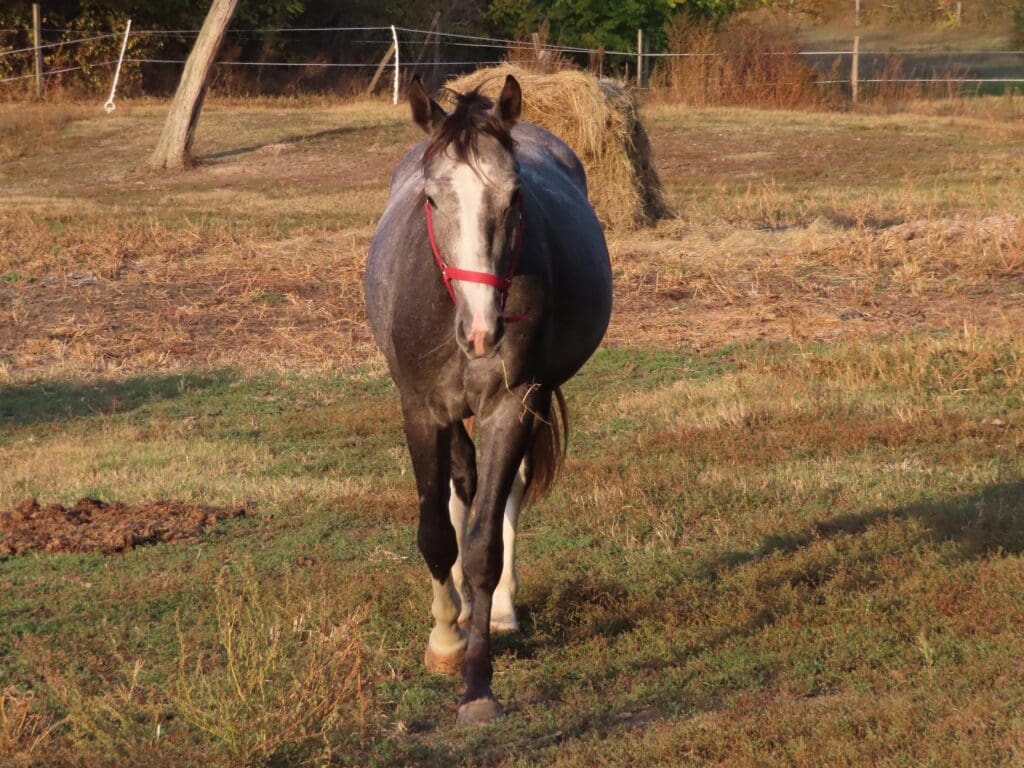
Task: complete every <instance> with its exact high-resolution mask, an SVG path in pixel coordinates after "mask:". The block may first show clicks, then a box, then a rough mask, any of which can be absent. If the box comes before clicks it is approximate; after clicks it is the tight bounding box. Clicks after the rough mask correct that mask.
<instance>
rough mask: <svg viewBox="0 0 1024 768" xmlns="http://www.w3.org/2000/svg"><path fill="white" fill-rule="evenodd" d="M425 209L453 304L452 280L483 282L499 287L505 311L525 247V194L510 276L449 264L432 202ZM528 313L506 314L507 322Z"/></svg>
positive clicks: (509, 270) (514, 320) (429, 235)
mask: <svg viewBox="0 0 1024 768" xmlns="http://www.w3.org/2000/svg"><path fill="white" fill-rule="evenodd" d="M423 210H424V211H426V213H427V239H428V240H430V250H431V251H433V253H434V261H436V262H437V267H438V269H440V270H441V278H442V279H443V280H444V287H445V288H447V289H448V295H449V296H451V299H452V304H454V303H455V289H454V288H452V280H463V281H465V282H467V283H483V284H484V285H489V286H491V287H492V288H497V289H498V291H499V292H500V293H501V310H502V312H504V311H505V302H506V301H507V300H508V292H509V289H510V288H511V287H512V279H513V278H514V277H515V276H516V265H517V264H518V263H519V252H520V251H521V250H522V248H523V232H524V230H525V229H526V217H525V215H524V214H523V194H522V192H520V193H519V226H518V227H517V228H516V244H515V246H514V247H513V249H512V261H511V262H510V263H509V265H508V277H501V276H500V275H492V274H491V273H490V272H474V271H473V270H471V269H459V268H458V267H453V266H450V265H449V264H448V262H446V261H445V260H444V258H443V257H442V256H441V250H440V249H439V248H438V247H437V238H435V237H434V219H433V216H432V215H431V212H430V211H431V208H430V203H429V202H425V203H424V204H423ZM525 319H526V315H505V322H506V323H516V322H519V321H520V320H525Z"/></svg>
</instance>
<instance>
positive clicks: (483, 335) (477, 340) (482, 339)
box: [469, 331, 488, 357]
mask: <svg viewBox="0 0 1024 768" xmlns="http://www.w3.org/2000/svg"><path fill="white" fill-rule="evenodd" d="M487 335H488V334H487V331H473V334H472V336H470V338H469V340H470V341H472V342H473V352H474V354H476V356H477V357H483V356H484V353H485V351H486V344H487Z"/></svg>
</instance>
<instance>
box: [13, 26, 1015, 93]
mask: <svg viewBox="0 0 1024 768" xmlns="http://www.w3.org/2000/svg"><path fill="white" fill-rule="evenodd" d="M43 32H45V33H47V34H50V35H53V34H58V35H69V34H75V33H76V32H77V31H76V30H72V29H61V28H54V27H45V28H43ZM313 33H325V34H328V33H330V34H337V33H345V34H356V33H361V34H364V37H362V38H360V39H352V40H349V41H348V42H349V43H350V44H351V45H353V46H360V47H362V48H361V49H362V51H363V54H364V55H363V56H362V57H361V60H358V61H351V60H350V61H323V60H312V61H262V60H260V61H256V60H234V59H222V60H221V61H218V62H217V65H218V66H221V67H268V68H279V69H285V70H287V69H306V70H311V71H315V70H335V69H336V70H345V71H350V72H351V71H361V70H374V69H376V70H378V71H380V70H382V69H383V68H384V67H385V65H387V64H389V62H390V60H391V57H392V56H396V50H395V49H396V46H394V45H393V43H395V42H397V43H398V46H397V47H398V48H401V47H406V48H411V49H412V50H413V51H417V50H418V56H416V57H410V56H409V55H408V54H404V55H402V56H401V59H402V61H401V63H400V64H398V63H397V62H395V65H394V66H393V78H394V79H395V83H396V87H397V81H398V78H399V77H401V76H402V73H403V72H404V73H406V74H408V73H410V72H415V71H417V70H426V69H433V70H435V71H437V70H439V69H442V70H445V71H446V73H447V70H451V69H455V70H460V69H465V68H469V67H479V66H491V65H494V64H498V63H500V61H499V58H498V57H486V58H476V57H475V56H473V55H462V56H460V55H458V52H459V51H466V52H467V53H468V52H477V51H481V52H482V51H504V52H505V53H506V54H513V53H520V54H522V53H524V52H525V53H526V54H529V52H531V51H533V52H537V53H541V52H545V51H546V52H550V53H553V54H558V55H561V56H563V57H567V58H573V57H577V58H579V57H583V56H586V57H588V62H579V63H581V64H583V65H584V66H585V65H586V64H588V63H589V61H590V60H592V58H593V57H600V60H601V62H602V63H601V64H600V65H599V66H601V67H602V70H603V67H604V66H605V65H604V59H605V57H608V58H609V59H610V62H609V64H608V69H609V70H610V72H611V73H612V74H617V75H619V76H626V77H629V76H630V72H631V67H632V72H633V73H636V72H637V71H640V72H643V71H645V70H646V68H648V67H649V66H650V64H651V63H655V64H657V63H658V62H668V61H671V60H687V59H712V58H715V57H721V56H723V55H725V54H723V53H721V52H705V51H701V52H686V51H653V52H647V51H644V52H643V53H640V54H638V53H637V51H635V50H634V51H628V50H614V49H601V48H585V47H579V46H568V45H557V44H550V43H543V44H541V43H538V42H537V41H534V42H530V41H524V40H513V39H505V38H496V37H487V36H483V35H470V34H463V33H458V32H446V31H443V30H440V29H418V28H414V27H400V26H395V27H391V26H346V27H266V28H252V29H246V28H239V29H231V30H229V35H230V36H235V37H237V36H246V35H249V36H265V35H292V34H313ZM374 33H380V35H381V36H380V37H379V38H374V37H372V36H370V35H372V34H374ZM79 34H80V32H79ZM198 34H199V30H197V29H170V30H168V29H131V30H130V36H131V37H132V38H137V39H147V38H166V37H177V38H188V37H194V36H196V35H198ZM122 38H124V47H127V38H126V36H125V35H124V32H123V31H121V32H119V31H111V32H109V33H104V34H98V35H89V36H86V37H81V38H73V39H64V40H57V41H53V42H47V43H41V44H40V45H38V46H34V45H33V46H23V47H20V48H13V49H11V50H2V49H0V74H3V73H5V72H6V75H5V76H3V77H0V84H5V83H13V82H18V81H23V80H28V79H31V78H33V77H36V76H37V74H36V73H35V72H34V71H32V72H28V71H27V70H28V69H29V67H30V64H31V61H30V57H33V56H34V55H35V54H36V52H37V51H40V52H42V51H47V52H50V54H51V55H50V59H51V62H50V66H49V67H48V68H44V70H43V71H42V72H40V73H39V77H40V78H41V79H46V78H50V77H53V76H57V75H66V74H70V73H74V72H83V71H86V72H91V71H92V70H93V69H99V68H103V67H109V66H112V65H115V64H117V63H118V59H109V58H107V57H103V56H100V57H98V58H102V59H103V60H97V61H95V62H92V61H89V62H78V63H75V65H74V66H69V64H70V63H71V62H66V61H65V62H63V63H60V61H59V59H60V55H63V54H65V53H66V52H67V51H68V50H69V49H73V48H74V47H75V46H81V45H85V44H87V43H98V42H100V41H104V40H114V39H116V40H118V41H121V39H122ZM372 47H375V48H376V49H377V50H376V51H373V48H372ZM428 48H432V51H431V55H429V56H428V55H427V50H428ZM115 53H116V52H115ZM453 53H454V55H453ZM58 54H60V55H58ZM762 55H764V56H796V57H801V58H804V59H806V60H808V61H809V62H811V63H812V64H811V66H813V67H815V68H816V69H817V70H818V71H819V73H820V75H821V76H820V77H818V78H817V79H816V80H815V82H816V83H818V84H819V85H843V84H846V85H855V84H856V83H908V84H910V83H914V84H928V83H947V84H952V83H960V84H972V85H976V86H985V85H987V84H991V85H993V86H1000V87H1004V88H1005V87H1007V86H1015V85H1024V50H1009V51H1006V50H1002V51H1000V50H972V51H930V52H929V51H924V52H923V51H914V50H887V51H862V50H858V49H857V47H856V46H854V48H853V49H830V50H796V51H764V52H762ZM17 57H25V63H24V64H23V65H22V67H21V69H22V71H20V72H19V71H17V70H16V67H17V64H16V63H14V62H17V61H18V58H17ZM396 58H397V56H396ZM894 59H899V60H900V62H901V66H900V68H899V72H897V73H894V72H891V71H888V70H889V69H891V62H892V61H893V60H894ZM121 62H122V63H123V64H130V65H137V66H171V65H182V64H184V63H185V59H184V58H178V57H166V56H159V55H131V54H129V55H127V56H124V55H122V57H121ZM4 65H6V66H4ZM837 73H838V75H837ZM641 82H642V81H641Z"/></svg>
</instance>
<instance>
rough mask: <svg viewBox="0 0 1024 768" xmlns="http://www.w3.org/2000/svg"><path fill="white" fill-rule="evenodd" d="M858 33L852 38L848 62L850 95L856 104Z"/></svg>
mask: <svg viewBox="0 0 1024 768" xmlns="http://www.w3.org/2000/svg"><path fill="white" fill-rule="evenodd" d="M859 81H860V35H857V36H856V37H854V38H853V61H852V62H851V64H850V97H851V98H852V100H853V103H854V106H856V104H857V97H858V96H859V94H858V92H857V91H858V90H859V87H860V82H859Z"/></svg>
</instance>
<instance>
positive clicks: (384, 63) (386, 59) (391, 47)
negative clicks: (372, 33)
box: [365, 43, 395, 96]
mask: <svg viewBox="0 0 1024 768" xmlns="http://www.w3.org/2000/svg"><path fill="white" fill-rule="evenodd" d="M394 54H395V44H394V43H392V44H391V45H389V46H388V50H387V53H385V54H384V58H382V59H381V60H380V64H378V65H377V71H376V72H374V73H373V79H372V80H371V81H370V85H369V87H368V88H367V89H366V94H365V95H367V96H370V95H371V94H372V93H373V92H374V90H375V89H376V88H377V83H379V82H380V77H381V75H383V74H384V67H386V66H387V65H388V62H389V61H391V57H392V56H393V55H394Z"/></svg>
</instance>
